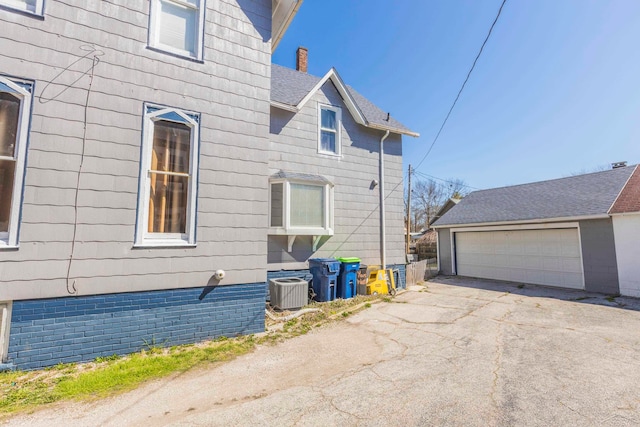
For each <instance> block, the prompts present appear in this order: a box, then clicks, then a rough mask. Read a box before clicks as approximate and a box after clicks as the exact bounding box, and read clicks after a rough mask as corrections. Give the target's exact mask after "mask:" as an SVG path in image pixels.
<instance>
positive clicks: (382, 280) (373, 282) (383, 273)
mask: <svg viewBox="0 0 640 427" xmlns="http://www.w3.org/2000/svg"><path fill="white" fill-rule="evenodd" d="M386 294H391V295H395V294H396V282H395V278H394V276H393V270H391V269H390V268H389V269H386V270H373V271H372V272H371V273H369V281H368V282H367V295H386Z"/></svg>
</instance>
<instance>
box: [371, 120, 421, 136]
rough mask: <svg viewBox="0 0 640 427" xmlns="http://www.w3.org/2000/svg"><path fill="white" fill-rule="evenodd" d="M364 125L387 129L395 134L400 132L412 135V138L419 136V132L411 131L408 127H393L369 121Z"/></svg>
mask: <svg viewBox="0 0 640 427" xmlns="http://www.w3.org/2000/svg"><path fill="white" fill-rule="evenodd" d="M366 126H367V127H369V128H371V129H378V130H384V131H387V130H388V131H389V132H392V133H397V134H400V135H407V136H412V137H414V138H419V137H420V134H419V133H418V132H413V131H410V130H408V129H398V128H395V127H393V126H383V125H379V124H376V123H369V124H368V125H366Z"/></svg>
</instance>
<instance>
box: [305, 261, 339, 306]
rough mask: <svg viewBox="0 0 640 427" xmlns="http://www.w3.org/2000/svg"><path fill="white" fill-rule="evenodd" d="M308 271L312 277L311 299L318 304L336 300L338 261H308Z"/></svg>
mask: <svg viewBox="0 0 640 427" xmlns="http://www.w3.org/2000/svg"><path fill="white" fill-rule="evenodd" d="M309 270H310V271H311V275H312V276H313V280H312V281H311V286H312V288H313V293H314V294H315V295H314V297H313V299H314V300H315V301H318V302H325V301H333V300H334V299H336V288H337V284H338V273H339V272H340V261H337V260H335V259H333V258H312V259H310V260H309Z"/></svg>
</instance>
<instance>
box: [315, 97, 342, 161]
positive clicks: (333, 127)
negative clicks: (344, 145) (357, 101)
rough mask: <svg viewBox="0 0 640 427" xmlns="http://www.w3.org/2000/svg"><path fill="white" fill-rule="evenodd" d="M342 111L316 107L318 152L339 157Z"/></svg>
mask: <svg viewBox="0 0 640 427" xmlns="http://www.w3.org/2000/svg"><path fill="white" fill-rule="evenodd" d="M341 123H342V110H341V109H340V108H339V107H333V106H329V105H319V106H318V152H319V153H324V154H333V155H340V125H341Z"/></svg>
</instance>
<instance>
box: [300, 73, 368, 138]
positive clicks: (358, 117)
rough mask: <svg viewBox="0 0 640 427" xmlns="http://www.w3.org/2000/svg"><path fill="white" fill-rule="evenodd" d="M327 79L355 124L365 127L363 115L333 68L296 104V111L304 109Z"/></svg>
mask: <svg viewBox="0 0 640 427" xmlns="http://www.w3.org/2000/svg"><path fill="white" fill-rule="evenodd" d="M329 79H331V81H332V82H333V84H334V86H335V87H336V89H337V90H338V92H339V93H340V96H341V97H342V100H343V101H344V103H345V105H346V106H347V109H348V110H349V112H350V113H351V116H352V117H353V119H354V120H355V121H356V123H358V124H361V125H364V126H367V125H368V123H367V119H365V117H364V114H362V111H360V108H359V107H358V104H356V102H355V100H354V99H353V97H352V96H351V94H350V93H349V91H348V90H347V86H346V85H345V84H344V82H343V81H342V79H341V78H340V76H339V75H338V72H337V71H336V69H335V68H331V69H330V70H329V71H328V72H327V74H325V75H324V76H323V77H322V78H321V79H320V80H318V83H316V85H315V86H314V87H313V88H312V89H311V90H310V91H309V93H307V94H306V95H305V97H304V98H302V99H301V100H300V102H298V105H296V108H297V109H298V111H300V110H301V109H302V107H304V105H305V104H306V103H307V102H308V101H309V100H310V99H311V98H312V97H313V95H315V93H316V92H317V91H319V90H320V88H321V87H322V86H323V85H324V84H325V83H326V82H327V81H328V80H329Z"/></svg>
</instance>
